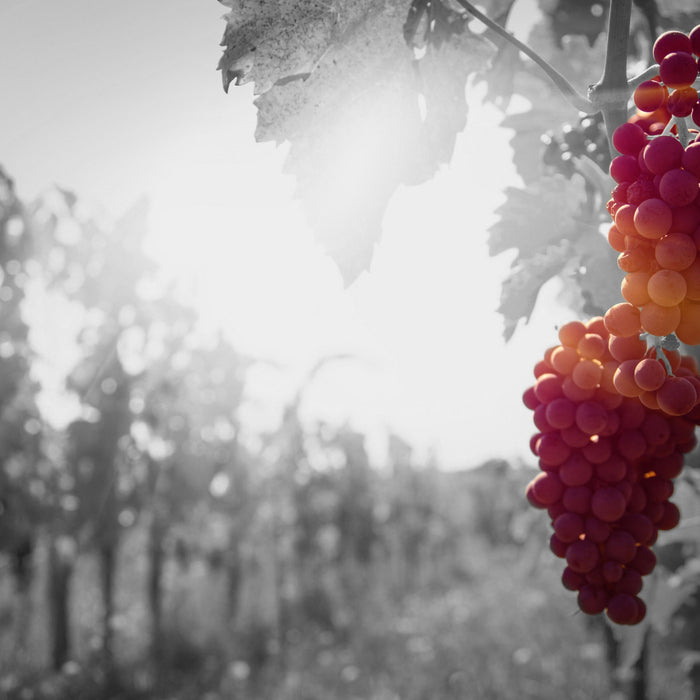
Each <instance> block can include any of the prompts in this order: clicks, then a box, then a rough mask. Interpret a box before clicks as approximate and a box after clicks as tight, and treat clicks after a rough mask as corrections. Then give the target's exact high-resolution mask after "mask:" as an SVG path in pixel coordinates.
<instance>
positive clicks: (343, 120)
mask: <svg viewBox="0 0 700 700" xmlns="http://www.w3.org/2000/svg"><path fill="white" fill-rule="evenodd" d="M227 4H229V6H230V7H231V8H232V11H231V13H229V15H228V17H227V21H228V27H227V29H226V33H225V34H224V40H223V43H224V45H225V46H226V51H225V53H224V57H222V61H221V64H220V68H221V70H222V73H224V74H225V75H224V84H225V85H227V84H228V83H227V80H228V81H230V80H235V82H236V83H242V82H245V81H249V80H253V81H255V90H256V92H258V93H261V94H259V96H258V97H257V98H256V100H255V105H256V107H257V109H258V124H257V128H256V132H255V136H256V139H257V140H258V141H275V142H277V143H282V142H284V141H289V142H290V143H291V147H290V149H289V153H288V157H287V161H286V163H285V169H286V171H287V172H289V173H292V174H293V175H295V177H296V182H297V187H296V194H297V196H298V197H299V198H300V199H301V200H302V204H303V206H304V209H305V211H306V214H307V217H308V219H309V223H310V224H311V226H312V228H313V229H314V231H315V233H316V236H317V238H318V240H319V241H320V243H321V245H322V246H323V247H324V248H325V250H326V251H327V252H328V253H329V254H330V255H331V256H332V257H333V258H334V259H335V261H336V262H337V264H338V266H339V268H340V270H341V272H342V275H343V278H344V280H345V282H346V283H350V282H352V281H353V280H354V279H355V278H356V277H357V275H358V274H359V273H360V272H361V271H362V270H363V269H366V268H367V267H368V266H369V264H370V261H371V257H372V252H373V248H374V245H375V242H376V241H377V240H378V239H379V236H380V233H381V224H382V217H383V214H384V210H385V208H386V205H387V203H388V200H389V199H390V197H391V196H392V194H393V192H394V191H395V189H396V188H397V187H398V186H399V185H400V184H416V183H420V182H423V181H425V180H426V179H428V178H429V177H431V176H432V175H433V174H434V172H435V170H436V169H437V168H438V167H439V166H440V165H441V164H442V163H446V162H448V161H449V159H450V158H451V156H452V152H453V150H454V145H455V140H456V135H457V133H459V132H460V131H461V130H462V129H463V128H464V125H465V120H466V114H467V105H466V99H465V94H464V91H465V84H466V80H467V77H468V76H469V75H470V74H471V73H473V72H475V71H476V70H479V69H481V68H483V66H484V65H485V64H486V62H487V61H488V59H489V58H490V56H491V55H492V53H493V51H494V49H493V46H492V45H491V44H490V43H489V42H487V41H486V40H485V39H484V38H482V37H480V36H478V35H475V34H472V33H471V32H470V31H469V30H468V28H467V26H466V21H464V20H461V19H454V18H452V20H453V21H452V24H450V26H449V31H446V30H445V31H441V33H440V35H439V41H437V40H436V41H432V42H430V43H428V45H427V46H426V47H425V51H424V55H422V57H421V58H420V59H418V58H416V57H415V56H414V53H413V51H412V50H411V49H410V48H409V47H408V46H407V45H406V43H405V40H404V25H405V24H406V19H407V12H408V9H409V7H408V3H406V2H398V1H394V2H388V3H387V2H379V0H363V1H362V2H357V3H342V4H341V3H340V2H338V3H336V5H334V6H333V12H331V11H330V10H328V11H326V10H323V9H322V8H321V7H320V5H319V4H318V3H316V2H311V0H308V1H307V2H304V3H301V4H300V6H299V7H296V6H295V5H294V8H293V7H292V5H293V4H292V3H282V5H283V6H284V7H287V5H289V6H290V7H289V8H287V9H288V11H289V12H290V13H291V18H292V19H291V20H290V22H291V23H293V24H296V25H299V29H298V31H297V32H296V33H295V34H294V36H291V34H290V33H289V32H286V31H283V30H282V29H279V28H278V24H279V23H280V22H281V23H284V22H286V21H287V19H286V17H284V18H283V17H282V15H283V14H284V12H277V10H273V9H268V8H265V9H264V10H261V15H262V16H261V17H260V18H258V17H257V15H256V12H255V8H254V7H253V3H252V2H243V0H227ZM331 15H333V17H331ZM305 22H308V23H309V25H310V27H309V30H308V44H307V43H306V42H307V39H306V38H305V37H307V35H306V34H305V33H304V31H302V28H301V25H302V24H304V23H305ZM441 26H442V25H441ZM443 29H444V27H443ZM300 46H303V47H306V48H305V49H304V50H301V49H300V48H299V47H300ZM251 47H255V51H252V49H251ZM251 55H252V57H251ZM276 57H287V58H285V59H284V60H282V59H281V58H280V59H278V58H276ZM244 59H245V60H244ZM300 72H301V73H304V74H306V73H308V75H306V77H305V78H304V79H303V80H300V79H295V77H297V76H299V74H300ZM227 75H228V78H227V77H226V76H227ZM421 100H422V106H421V104H420V101H421Z"/></svg>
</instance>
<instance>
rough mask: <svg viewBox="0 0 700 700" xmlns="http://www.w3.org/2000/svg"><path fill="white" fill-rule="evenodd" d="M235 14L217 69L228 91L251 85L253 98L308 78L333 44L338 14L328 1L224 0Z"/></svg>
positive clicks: (230, 17) (229, 17) (229, 20)
mask: <svg viewBox="0 0 700 700" xmlns="http://www.w3.org/2000/svg"><path fill="white" fill-rule="evenodd" d="M222 4H224V5H226V6H227V7H230V8H231V11H230V12H229V13H228V14H227V15H225V19H226V21H227V27H226V31H225V32H224V36H223V39H222V41H221V43H222V45H223V46H225V47H226V50H225V51H224V54H223V55H222V57H221V59H220V61H219V69H220V70H221V76H222V79H223V83H224V90H226V91H228V87H229V84H230V83H231V82H232V81H233V82H235V84H236V85H243V84H245V83H248V82H251V81H253V82H254V84H255V88H254V89H255V92H256V93H258V94H259V93H262V92H265V91H266V90H269V89H270V88H271V87H272V85H274V84H275V83H276V82H278V81H279V80H283V79H288V78H289V77H290V76H299V75H308V74H309V73H311V71H312V70H313V68H314V66H315V64H316V63H317V61H318V60H319V58H320V57H321V56H322V55H323V52H324V51H325V50H326V49H327V48H328V45H329V44H330V42H331V41H332V38H333V35H334V32H335V31H336V29H337V28H338V11H337V9H336V7H335V4H334V3H329V2H327V1H326V0H304V1H303V2H299V0H279V2H262V3H261V2H258V0H222Z"/></svg>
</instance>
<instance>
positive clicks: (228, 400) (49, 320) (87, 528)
mask: <svg viewBox="0 0 700 700" xmlns="http://www.w3.org/2000/svg"><path fill="white" fill-rule="evenodd" d="M502 4H503V3H501V5H502ZM511 4H512V3H511ZM556 4H557V3H542V2H534V1H533V2H530V0H518V2H516V3H515V4H514V5H513V14H512V15H511V17H510V19H509V25H508V26H509V28H511V29H512V30H513V31H514V32H515V33H516V34H518V35H520V36H521V37H522V38H526V37H527V36H528V35H529V34H530V32H531V31H532V29H533V27H535V29H537V27H538V26H541V27H545V28H547V27H549V24H548V22H549V21H550V19H549V16H548V15H547V14H546V11H545V10H547V8H548V7H549V6H552V7H549V10H552V8H553V7H554V6H555V5H556ZM564 4H565V3H564ZM587 4H588V5H591V6H592V7H593V6H595V7H598V6H599V4H596V3H587ZM497 6H498V3H494V8H491V9H498V7H497ZM543 8H544V9H543ZM487 9H489V8H487ZM588 10H589V11H590V8H588ZM222 12H223V10H222V8H221V7H220V6H219V5H218V4H217V3H215V2H207V3H203V2H200V1H199V0H196V1H195V0H171V2H169V3H167V4H166V3H161V2H150V3H141V2H135V0H122V1H121V2H118V3H114V2H112V3H107V2H104V1H103V0H98V1H95V0H92V1H91V2H87V0H66V1H65V2H62V3H60V4H59V3H54V4H49V5H47V4H46V3H43V2H39V0H5V1H4V2H3V3H2V5H1V6H0V86H1V88H0V89H1V91H2V92H1V94H2V98H3V99H2V103H1V104H0V265H1V266H2V267H1V268H0V698H3V699H4V698H8V699H9V700H15V699H18V700H19V699H21V700H32V699H34V698H36V699H37V700H41V699H44V698H55V699H61V700H63V699H64V698H65V699H66V700H68V699H70V700H73V699H77V698H85V699H86V700H92V699H97V698H114V699H116V698H124V699H127V698H143V699H146V698H161V697H162V698H169V699H172V700H175V699H178V700H185V699H190V698H191V699H192V700H195V699H200V698H203V699H205V700H217V699H219V698H221V699H223V698H236V699H239V698H240V699H241V700H248V699H251V700H252V699H254V698H255V699H257V698H275V699H277V698H279V699H281V700H282V699H287V698H289V699H290V700H291V699H294V700H297V699H299V700H312V699H316V698H318V699H319V700H321V699H323V700H331V699H335V698H337V699H341V698H342V699H346V698H347V699H353V700H355V699H358V700H359V699H368V700H369V699H372V700H413V699H416V700H424V699H428V698H430V699H433V698H434V699H441V698H478V699H481V698H494V699H503V698H539V699H543V698H562V697H566V698H572V699H575V698H597V697H608V696H609V695H610V693H611V692H612V690H615V689H619V688H620V687H622V686H621V684H622V682H623V681H624V680H625V679H626V678H627V679H628V678H631V677H633V675H634V674H631V675H630V673H629V668H634V666H635V664H637V666H638V667H639V663H640V658H642V666H643V668H644V670H645V673H648V674H649V676H648V677H649V679H650V680H649V686H648V693H649V697H650V698H652V697H653V698H671V697H673V698H680V697H683V696H682V695H681V694H682V693H683V692H686V693H688V692H690V691H689V690H688V688H689V686H688V680H687V677H686V675H684V674H682V673H681V674H679V673H678V671H677V668H678V664H679V663H680V659H684V660H685V663H686V666H687V668H688V669H692V668H694V663H695V661H694V659H695V657H694V656H693V653H695V652H693V651H692V650H693V649H695V648H696V646H697V645H696V643H695V641H694V640H695V638H694V637H693V634H692V630H693V629H695V628H694V627H693V626H692V625H691V624H690V623H689V622H688V620H691V622H692V619H694V618H692V615H693V614H696V613H695V607H694V604H693V602H692V600H691V599H690V598H689V596H691V594H692V593H693V592H694V590H695V588H694V586H692V585H691V584H689V583H687V581H686V580H685V579H682V581H683V582H684V583H683V586H680V587H679V586H676V587H675V588H674V587H669V586H665V587H664V585H665V584H663V583H659V585H658V590H659V591H660V592H659V593H658V596H657V597H660V599H662V600H666V601H667V604H666V606H665V608H663V610H662V613H660V614H659V617H658V620H657V623H658V624H657V626H656V629H657V630H664V629H665V631H666V636H665V637H663V640H662V639H661V638H660V637H659V638H658V639H656V638H655V642H654V646H653V647H650V648H653V654H652V652H650V651H648V652H646V653H647V656H645V655H641V657H640V653H639V650H640V649H642V648H644V649H645V650H646V649H647V646H646V644H647V642H646V641H645V639H646V638H644V639H643V638H642V637H640V636H639V635H638V636H637V637H635V636H634V635H632V636H631V637H630V638H629V639H627V638H626V639H622V638H620V637H616V636H615V635H613V634H612V632H611V630H610V629H609V627H607V626H606V625H605V624H604V623H603V622H602V621H600V620H598V619H585V620H584V619H583V617H584V616H582V615H581V614H578V613H577V612H576V610H577V608H576V605H575V601H574V599H573V597H572V595H571V594H570V593H568V592H567V591H565V590H564V589H563V588H562V587H561V585H560V582H559V578H560V572H561V566H560V563H559V562H557V561H556V559H555V558H554V557H553V556H552V555H551V553H550V552H549V551H548V547H547V542H548V532H547V523H546V522H545V518H543V517H541V515H542V514H541V513H534V512H530V511H531V509H529V508H528V506H527V503H526V502H525V500H524V498H523V495H522V494H523V490H524V485H525V484H526V483H527V482H528V481H529V480H530V479H531V477H532V474H533V471H534V468H535V464H534V460H533V458H532V456H531V455H530V452H529V447H528V441H529V436H530V433H531V432H532V428H531V417H530V415H529V414H528V412H527V410H526V409H525V408H524V406H522V405H521V401H520V397H521V394H522V392H523V390H524V389H525V388H526V387H527V386H528V385H529V383H530V382H531V376H532V375H531V367H532V365H533V364H534V362H535V361H536V360H537V359H539V357H541V355H542V353H543V351H544V349H545V348H546V347H547V346H548V345H550V344H551V343H552V342H554V338H555V337H556V327H557V326H558V325H560V324H561V323H563V322H566V321H567V320H570V318H571V315H572V312H571V311H570V310H568V306H569V304H568V302H569V301H570V299H569V297H568V296H567V295H566V294H562V289H563V288H562V286H561V283H560V282H559V281H557V280H556V279H553V280H551V281H550V282H547V284H545V285H544V286H543V288H542V289H541V290H540V292H539V296H537V294H535V296H536V297H537V299H538V301H537V307H536V308H535V310H534V311H533V312H532V313H531V314H530V316H529V322H528V323H527V324H526V325H525V324H522V323H521V324H519V325H518V326H517V329H516V330H515V332H514V333H513V334H512V337H511V338H510V340H509V341H508V342H507V343H506V342H505V340H504V338H503V336H504V319H503V317H502V315H501V314H500V313H498V312H497V311H496V309H497V307H498V304H499V297H500V294H501V284H502V282H503V280H504V278H505V277H506V276H507V274H508V271H509V270H510V269H511V264H512V262H513V259H514V256H513V251H505V252H501V253H499V254H498V255H489V245H488V230H489V227H490V226H492V224H493V223H494V222H495V221H496V220H497V219H498V215H497V210H498V207H499V206H501V205H502V204H503V203H504V201H505V200H506V188H508V187H518V186H519V185H521V184H522V179H521V174H520V173H519V172H518V170H517V169H516V167H515V166H514V164H513V153H514V150H513V148H514V147H513V144H512V137H513V134H514V128H513V126H512V125H511V126H508V125H507V124H504V123H503V118H504V115H509V116H510V117H512V118H515V119H516V120H517V115H519V114H523V113H526V112H527V111H528V110H530V109H531V108H532V104H531V103H529V102H528V101H527V100H526V99H525V98H522V97H520V98H514V99H513V100H511V101H509V102H508V104H507V105H506V106H505V107H504V106H503V105H501V106H500V107H498V106H496V105H494V103H493V101H491V100H489V99H487V98H488V96H487V93H486V89H485V86H484V85H483V84H476V83H475V84H473V85H471V86H470V92H469V95H470V97H469V100H468V102H469V121H468V126H467V128H466V129H465V130H464V131H463V132H461V133H460V134H458V136H457V138H456V143H455V146H454V153H453V155H452V158H451V161H450V164H449V166H444V167H442V168H440V169H438V171H437V173H436V174H435V175H434V176H433V177H432V178H430V179H428V180H427V181H426V182H424V183H422V184H419V185H410V186H409V185H402V186H400V187H398V189H397V190H396V192H395V193H394V194H393V196H392V197H391V199H390V201H389V203H388V206H387V208H386V211H385V213H384V215H383V220H382V231H383V233H382V237H381V240H380V241H379V242H378V243H377V244H376V246H375V251H374V256H373V258H372V262H371V265H369V266H368V269H366V270H365V271H364V272H362V273H361V274H360V275H359V277H358V278H357V279H356V280H355V281H354V282H353V283H352V284H351V285H350V286H346V285H345V284H344V282H343V277H342V275H341V273H340V271H339V270H338V267H337V266H336V263H335V262H334V261H333V259H332V258H331V257H329V256H328V255H327V254H326V252H325V250H324V248H323V247H322V246H321V245H320V244H319V242H318V241H317V240H316V238H315V237H314V235H313V232H312V230H311V228H310V226H309V224H308V222H307V219H306V217H305V214H304V211H303V210H302V207H301V206H300V204H299V200H298V198H297V197H295V180H294V177H292V176H291V175H290V174H288V173H286V172H285V161H286V159H287V157H288V155H289V151H290V145H289V144H288V143H281V144H273V143H269V142H267V143H256V141H255V137H254V134H255V130H256V108H255V106H254V104H253V100H254V95H253V90H252V87H251V86H250V85H245V86H240V87H236V88H232V89H231V90H230V92H229V94H225V93H224V91H223V90H222V88H221V82H220V80H221V77H220V75H219V74H217V72H216V63H217V61H218V59H219V56H220V53H221V51H220V49H219V47H218V43H219V41H220V38H221V34H222V31H223V26H224V25H223V22H222V21H221V15H222ZM592 16H593V17H596V18H600V14H599V13H597V11H593V14H592ZM601 21H602V20H601ZM601 26H602V25H601ZM549 31H550V30H549V29H546V32H545V30H544V29H543V30H542V32H543V34H542V35H541V36H540V40H542V36H544V33H547V35H548V33H549ZM597 31H598V34H596V33H595V32H594V34H593V37H592V38H593V40H592V41H591V39H590V38H588V37H586V38H585V39H584V38H582V37H581V36H574V37H567V38H566V41H565V42H564V44H563V45H562V46H561V47H557V46H555V45H554V44H552V46H553V47H554V48H552V51H553V52H555V53H556V51H559V60H562V58H561V57H562V56H566V55H567V52H568V55H569V59H567V60H570V57H571V54H570V51H571V49H572V47H573V48H574V49H575V55H576V56H577V57H578V59H579V60H580V66H578V67H579V69H580V68H581V66H585V65H586V60H588V59H587V57H588V56H589V53H588V52H593V53H592V54H590V55H593V56H595V57H597V58H596V60H597V59H599V58H600V56H601V55H602V47H603V45H604V36H602V35H599V32H600V28H599V29H598V30H597ZM574 33H575V32H574ZM584 59H585V60H584ZM596 77H597V76H595V75H594V76H590V78H591V80H593V79H595V78H596ZM559 109H560V111H561V113H562V114H566V113H568V114H569V118H570V119H571V120H572V121H573V122H576V118H577V114H576V112H575V110H572V109H571V108H569V107H564V108H562V107H561V106H560V107H559ZM566 110H568V112H567V111H566ZM557 115H560V112H557ZM558 118H559V116H557V119H558ZM562 118H563V117H562ZM538 119H539V117H538ZM537 129H539V130H538V131H537V133H536V134H535V135H534V136H533V135H532V134H530V140H532V139H533V138H534V140H535V142H536V143H537V144H538V145H540V146H542V147H544V141H541V139H540V136H541V132H542V128H541V127H537ZM550 142H551V139H550ZM330 156H331V157H332V156H333V154H330ZM533 157H535V156H533ZM540 160H541V154H536V160H535V161H533V163H535V165H536V166H537V167H538V168H539V167H540ZM550 166H551V163H550ZM365 167H366V168H367V169H371V167H372V164H371V163H369V164H366V165H365ZM542 167H545V166H542ZM361 175H362V173H361V172H360V174H359V175H358V176H361ZM596 216H597V214H596ZM491 253H493V250H491ZM533 303H534V301H533ZM684 494H685V495H684ZM683 498H685V499H686V500H687V503H686V505H685V508H684V514H687V515H688V517H689V518H692V516H693V513H694V512H695V510H694V509H695V501H694V500H693V497H692V489H691V487H690V486H688V487H687V493H686V492H685V491H683V490H682V489H681V499H683ZM689 522H690V521H689ZM666 546H667V547H668V549H667V554H666V555H664V554H663V552H660V558H662V557H664V556H666V559H664V560H663V561H664V562H665V564H666V565H667V566H668V567H669V568H674V567H675V568H676V569H678V568H679V567H681V566H682V565H687V563H688V561H691V559H689V558H688V556H687V551H686V550H687V548H688V545H687V542H686V541H685V540H683V539H682V538H681V539H679V540H676V541H671V540H669V541H668V543H667V545H666ZM684 547H685V549H683V548H684ZM684 552H685V553H684ZM674 556H675V557H676V558H675V559H674ZM679 557H680V558H679ZM694 561H697V560H694ZM655 595H656V594H655ZM689 600H690V601H691V602H688V601H689ZM683 605H685V606H686V608H683V610H684V615H685V617H682V618H680V619H681V622H678V621H677V619H676V618H674V617H673V615H674V613H676V612H677V611H678V610H679V609H681V608H682V606H683ZM689 629H690V630H691V631H690V632H689V631H688V630H689ZM657 634H658V632H657ZM674 634H675V635H676V636H673V635H674ZM683 635H685V637H683ZM689 650H690V651H689ZM625 655H626V656H625ZM649 655H650V656H649ZM649 659H651V660H649ZM621 666H622V667H624V668H627V669H628V674H627V676H625V677H622V676H624V674H622V676H621V675H620V673H619V672H618V671H616V669H619V667H621ZM652 671H653V672H652ZM611 689H612V690H611ZM645 692H647V691H645ZM638 697H641V696H638ZM688 697H690V695H688Z"/></svg>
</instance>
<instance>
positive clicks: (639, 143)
mask: <svg viewBox="0 0 700 700" xmlns="http://www.w3.org/2000/svg"><path fill="white" fill-rule="evenodd" d="M653 51H654V57H655V59H656V61H657V62H658V63H659V69H658V75H657V76H656V77H654V78H653V79H652V80H647V81H645V82H643V83H641V84H640V85H639V86H638V87H637V89H636V90H635V92H634V102H635V105H636V108H637V112H636V114H634V115H633V116H632V117H631V118H630V119H629V120H628V121H627V122H626V123H625V124H622V125H621V126H619V127H618V128H617V129H616V130H615V131H614V133H613V146H614V147H615V149H616V150H617V152H618V154H619V155H616V157H615V158H613V159H612V161H611V162H610V175H611V176H612V178H613V180H614V181H615V183H616V185H615V188H614V189H613V191H612V194H611V198H610V200H609V201H608V203H607V209H608V212H609V213H610V215H611V217H612V219H613V222H612V225H611V226H610V229H609V231H608V241H609V243H610V245H611V247H612V248H613V249H614V250H615V251H617V252H618V253H619V255H618V265H619V267H620V269H621V270H622V271H623V272H624V273H625V276H624V279H623V280H622V284H621V294H622V297H623V299H624V301H623V302H620V303H618V304H615V305H613V306H612V307H611V308H610V309H608V311H607V312H606V313H605V315H604V316H603V317H596V318H593V319H591V320H589V321H588V322H586V323H583V322H581V321H572V322H570V323H567V324H565V325H564V326H562V327H561V328H560V330H559V345H556V346H554V347H551V348H549V349H548V350H547V351H546V352H545V354H544V358H543V359H542V360H540V361H539V362H538V363H537V364H536V365H535V383H534V385H533V386H532V387H530V388H529V389H527V390H526V391H525V393H524V395H523V401H524V403H525V405H526V406H527V408H529V409H530V410H532V411H533V418H534V423H535V427H536V429H537V431H538V432H536V433H535V434H534V435H533V437H532V439H531V443H530V447H531V449H532V452H533V453H534V454H535V456H536V457H538V459H539V466H540V469H541V472H540V473H539V474H538V475H537V476H536V477H535V478H534V479H533V480H532V481H531V482H530V484H529V485H528V487H527V490H526V496H527V498H528V500H529V502H530V503H531V505H533V506H534V507H536V508H540V509H544V510H546V511H547V513H548V515H549V517H550V519H551V525H552V528H553V530H554V533H553V534H552V536H551V539H550V548H551V550H552V551H553V552H554V554H555V555H556V556H558V557H560V558H562V559H565V560H566V567H565V568H564V572H563V574H562V582H563V584H564V587H565V588H567V589H570V590H572V591H577V593H578V605H579V607H580V609H581V610H582V611H583V612H585V613H589V614H592V615H595V614H599V613H602V612H603V611H605V612H606V613H607V616H608V618H609V619H610V620H611V621H612V622H615V623H617V624H622V625H625V624H628V625H629V624H636V623H638V622H640V621H641V620H642V619H643V618H644V617H645V615H646V606H645V603H644V602H643V600H642V599H641V598H640V597H639V594H640V592H641V590H642V586H643V581H642V579H643V577H644V576H646V575H648V574H649V573H651V571H652V570H653V569H654V566H655V563H656V557H655V555H654V552H653V551H652V549H651V547H652V545H653V544H654V543H655V542H656V539H657V537H658V533H659V531H660V530H670V529H672V528H674V527H675V526H676V525H677V524H678V522H679V520H680V512H679V510H678V507H677V506H676V505H675V504H674V503H672V502H671V501H670V500H669V499H670V498H671V497H672V495H673V492H674V482H673V480H674V479H675V478H676V477H678V476H679V475H680V473H681V471H682V469H683V463H684V455H685V454H687V453H688V452H690V451H691V450H693V449H694V448H695V446H696V444H697V440H696V438H695V428H696V426H697V425H698V424H700V376H699V371H698V364H697V362H696V360H695V359H694V358H693V357H691V356H688V355H683V354H681V353H680V352H679V351H678V347H680V342H683V343H685V344H687V345H698V344H700V255H699V253H700V135H699V133H698V129H697V128H695V127H700V101H699V100H698V93H697V90H696V89H695V87H694V84H695V82H696V80H697V78H698V72H699V65H698V57H699V56H700V26H698V27H696V28H695V29H693V30H692V31H691V32H690V34H688V35H686V34H684V33H683V32H678V31H671V32H666V33H665V34H662V35H661V36H660V37H659V38H658V39H657V41H656V42H655V44H654V48H653ZM687 120H690V122H692V123H689V122H688V121H687Z"/></svg>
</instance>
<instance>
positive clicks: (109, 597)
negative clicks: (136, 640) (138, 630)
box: [99, 540, 117, 674]
mask: <svg viewBox="0 0 700 700" xmlns="http://www.w3.org/2000/svg"><path fill="white" fill-rule="evenodd" d="M99 557H100V589H101V593H102V658H103V662H104V665H105V671H106V672H107V673H108V674H109V673H111V671H112V669H113V668H114V578H115V573H116V564H117V542H116V540H115V541H109V542H103V543H102V544H101V545H100V548H99Z"/></svg>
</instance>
